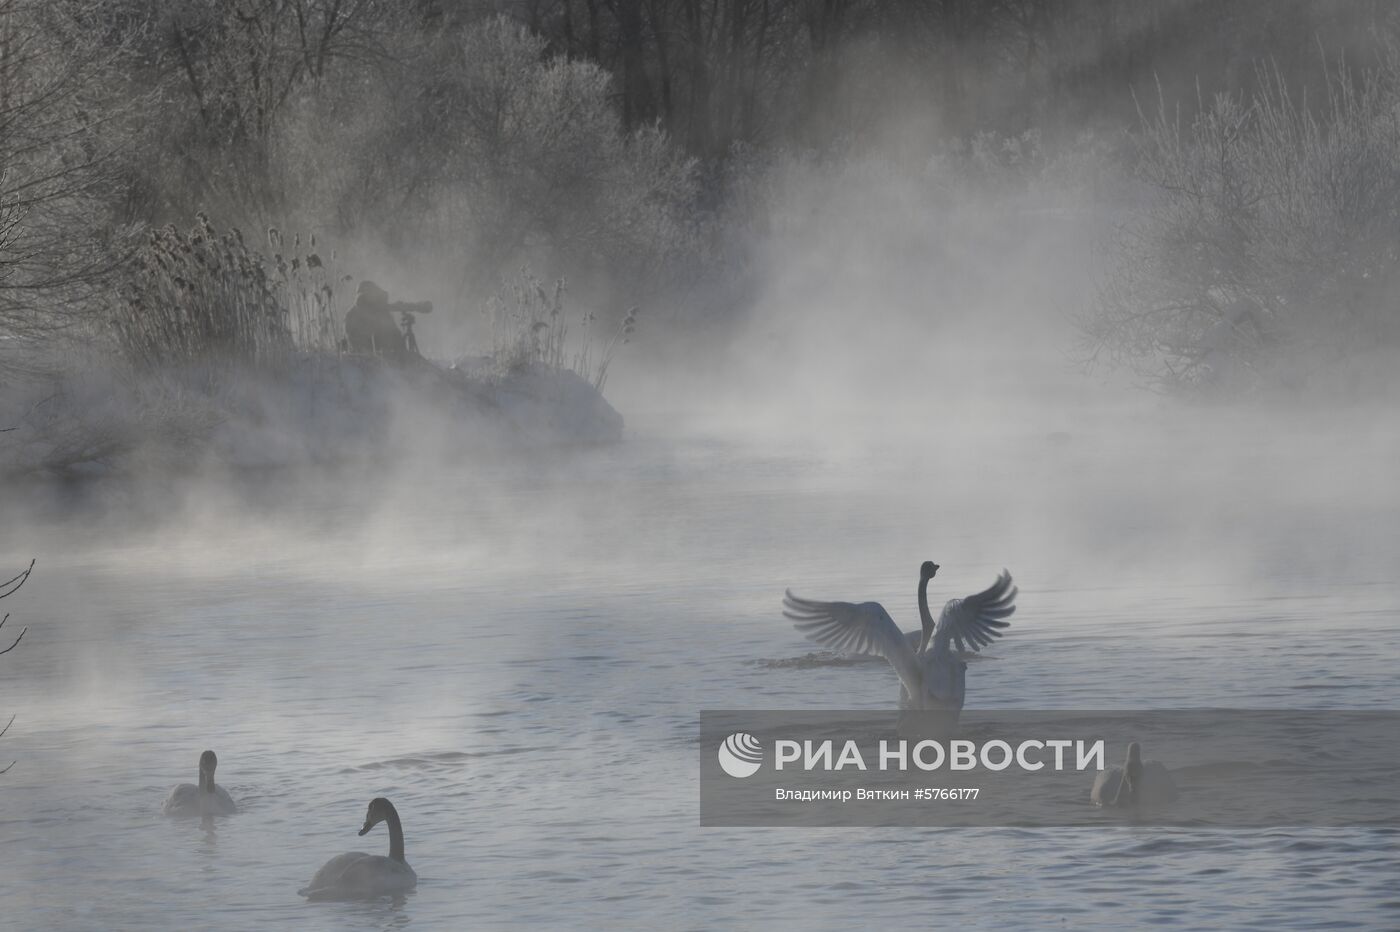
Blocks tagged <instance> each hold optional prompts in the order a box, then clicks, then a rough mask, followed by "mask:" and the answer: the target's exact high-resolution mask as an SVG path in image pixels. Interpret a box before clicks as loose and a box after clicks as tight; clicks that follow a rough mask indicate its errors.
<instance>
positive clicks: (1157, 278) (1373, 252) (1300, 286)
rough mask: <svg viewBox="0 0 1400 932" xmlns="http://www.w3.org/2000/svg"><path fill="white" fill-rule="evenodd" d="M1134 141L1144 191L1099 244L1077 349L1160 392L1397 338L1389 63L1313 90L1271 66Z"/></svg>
mask: <svg viewBox="0 0 1400 932" xmlns="http://www.w3.org/2000/svg"><path fill="white" fill-rule="evenodd" d="M1259 83H1260V86H1261V88H1262V89H1261V91H1260V92H1259V93H1258V94H1257V95H1256V96H1255V97H1254V98H1253V99H1250V100H1244V99H1241V98H1239V97H1231V96H1220V97H1217V98H1215V99H1214V100H1212V101H1210V102H1209V103H1206V104H1204V105H1203V106H1202V107H1201V108H1200V111H1199V114H1198V115H1197V116H1196V117H1195V118H1194V119H1191V120H1189V121H1184V120H1182V119H1181V117H1180V116H1179V115H1178V114H1177V113H1176V112H1175V111H1173V110H1171V109H1170V108H1168V107H1167V106H1166V105H1164V104H1161V103H1159V106H1158V109H1157V113H1156V115H1155V116H1154V117H1152V118H1151V119H1145V120H1144V124H1143V127H1142V129H1141V130H1140V132H1139V134H1138V138H1137V143H1138V148H1139V163H1138V166H1137V175H1138V177H1139V178H1140V179H1141V180H1142V181H1143V182H1146V184H1147V185H1148V186H1149V191H1150V199H1149V201H1148V203H1147V204H1146V206H1145V207H1144V208H1143V209H1142V210H1140V211H1139V212H1138V215H1137V216H1136V218H1135V219H1133V220H1131V221H1130V222H1129V223H1127V224H1125V225H1124V226H1123V227H1121V229H1119V231H1118V232H1117V234H1116V236H1115V237H1114V239H1113V241H1112V243H1111V244H1110V247H1109V250H1110V256H1109V257H1110V268H1111V270H1110V272H1109V273H1108V274H1107V275H1106V276H1105V278H1104V280H1103V282H1102V283H1101V285H1102V286H1101V293H1100V296H1099V299H1098V301H1097V304H1096V306H1095V307H1094V308H1093V310H1092V311H1091V312H1090V313H1089V314H1088V315H1086V317H1085V319H1084V321H1083V333H1084V336H1085V338H1086V340H1087V342H1088V345H1089V350H1090V353H1091V354H1092V355H1094V356H1096V357H1097V358H1101V359H1107V360H1109V361H1112V362H1115V363H1121V364H1126V365H1127V366H1129V367H1131V368H1132V369H1133V370H1135V371H1136V372H1138V373H1139V374H1140V375H1142V376H1143V377H1145V378H1146V379H1147V380H1148V381H1150V382H1151V383H1152V384H1154V385H1155V386H1157V387H1159V388H1161V389H1165V390H1209V391H1226V392H1239V391H1247V390H1251V389H1254V388H1258V387H1262V386H1268V385H1276V386H1277V385H1282V386H1288V387H1302V386H1303V385H1306V384H1307V383H1308V382H1309V381H1311V380H1312V379H1313V378H1314V377H1316V376H1318V375H1321V374H1323V373H1324V372H1325V371H1327V370H1334V369H1337V368H1340V367H1345V366H1347V365H1348V364H1350V363H1351V362H1352V361H1353V360H1355V359H1356V358H1357V357H1358V355H1359V353H1360V352H1361V351H1363V350H1366V349H1368V348H1370V347H1374V346H1378V345H1379V346H1391V347H1394V346H1396V345H1397V344H1400V315H1397V313H1396V311H1395V295H1396V294H1397V289H1400V249H1397V246H1396V237H1395V230H1396V222H1397V218H1398V217H1400V69H1397V66H1396V63H1395V62H1392V63H1391V64H1390V65H1389V66H1388V67H1386V68H1382V69H1379V70H1376V71H1372V72H1368V73H1366V74H1364V75H1362V76H1361V77H1360V78H1359V79H1357V78H1354V77H1353V76H1352V75H1349V74H1347V73H1346V72H1344V71H1341V72H1337V73H1335V74H1334V75H1333V76H1332V78H1331V80H1330V82H1329V85H1328V87H1327V89H1326V90H1327V93H1326V95H1325V97H1324V98H1323V99H1322V100H1309V99H1307V98H1306V97H1304V98H1303V99H1295V98H1294V97H1292V96H1290V93H1289V91H1288V89H1287V88H1286V87H1285V85H1284V83H1283V81H1282V79H1281V78H1279V77H1278V76H1277V75H1276V74H1271V73H1263V74H1261V75H1260V82H1259Z"/></svg>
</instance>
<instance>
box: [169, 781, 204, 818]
mask: <svg viewBox="0 0 1400 932" xmlns="http://www.w3.org/2000/svg"><path fill="white" fill-rule="evenodd" d="M160 811H161V812H163V813H165V814H166V815H174V816H180V815H199V787H197V786H195V785H194V784H193V783H181V784H180V785H179V786H177V787H175V788H174V789H172V790H171V791H170V795H169V796H167V797H166V798H165V802H164V803H163V804H162V805H161V807H160Z"/></svg>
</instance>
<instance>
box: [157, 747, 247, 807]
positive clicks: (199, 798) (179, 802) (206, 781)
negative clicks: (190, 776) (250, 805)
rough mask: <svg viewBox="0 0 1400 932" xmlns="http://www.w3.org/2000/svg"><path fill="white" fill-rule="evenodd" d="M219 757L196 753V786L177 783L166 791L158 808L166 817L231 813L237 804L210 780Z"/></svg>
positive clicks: (212, 777) (226, 792)
mask: <svg viewBox="0 0 1400 932" xmlns="http://www.w3.org/2000/svg"><path fill="white" fill-rule="evenodd" d="M217 766H219V758H218V756H217V755H215V754H214V752H213V751H205V752H204V753H203V754H201V755H199V785H198V786H195V785H194V784H193V783H181V784H180V785H179V786H177V787H175V788H174V789H173V790H171V791H170V795H169V796H167V797H166V798H165V804H164V805H163V806H161V807H160V811H161V812H163V813H165V814H166V815H169V816H211V815H233V814H234V813H235V812H237V811H238V807H237V806H235V805H234V804H233V797H231V796H229V795H228V790H226V789H224V788H223V787H222V786H217V785H215V783H214V768H215V767H217Z"/></svg>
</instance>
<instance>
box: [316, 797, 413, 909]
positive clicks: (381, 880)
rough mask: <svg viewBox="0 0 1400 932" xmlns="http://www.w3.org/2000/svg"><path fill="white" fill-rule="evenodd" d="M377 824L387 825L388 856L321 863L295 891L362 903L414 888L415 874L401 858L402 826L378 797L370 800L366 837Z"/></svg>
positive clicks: (357, 854)
mask: <svg viewBox="0 0 1400 932" xmlns="http://www.w3.org/2000/svg"><path fill="white" fill-rule="evenodd" d="M380 822H387V823H389V856H388V857H385V856H384V855H382V854H365V853H364V852H363V851H349V852H347V853H345V854H338V855H336V856H335V857H333V858H331V859H330V860H329V861H327V862H326V863H325V865H324V866H323V867H322V868H321V869H320V870H318V871H317V872H316V876H315V877H312V878H311V883H309V884H307V885H306V886H304V887H302V888H301V889H300V890H298V891H297V893H298V894H300V895H301V896H305V897H309V898H311V899H313V900H362V899H370V898H372V897H376V896H393V895H396V894H400V893H407V892H408V891H409V890H412V889H413V888H414V887H416V886H417V885H418V875H417V874H415V873H414V872H413V868H411V867H409V866H408V862H407V861H405V860H404V858H403V824H402V823H401V822H399V813H398V811H397V810H396V809H394V804H393V803H391V802H389V800H387V799H385V798H383V797H382V796H381V797H378V798H376V799H372V800H370V803H369V811H368V812H366V813H365V824H364V827H363V828H361V829H360V834H361V835H364V834H366V833H367V832H368V831H369V830H370V829H372V828H374V827H375V826H376V825H378V824H379V823H380Z"/></svg>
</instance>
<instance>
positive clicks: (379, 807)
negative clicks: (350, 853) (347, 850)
mask: <svg viewBox="0 0 1400 932" xmlns="http://www.w3.org/2000/svg"><path fill="white" fill-rule="evenodd" d="M393 811H394V807H393V804H392V803H390V802H389V800H387V799H385V798H384V797H383V796H376V797H375V798H374V799H371V800H370V801H369V811H368V812H366V813H365V825H364V828H362V829H360V834H361V835H367V834H369V830H370V829H372V828H374V827H375V826H376V825H378V824H379V823H380V822H383V821H384V820H385V819H387V818H389V814H390V813H392V812H393Z"/></svg>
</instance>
